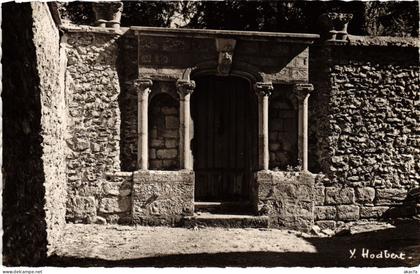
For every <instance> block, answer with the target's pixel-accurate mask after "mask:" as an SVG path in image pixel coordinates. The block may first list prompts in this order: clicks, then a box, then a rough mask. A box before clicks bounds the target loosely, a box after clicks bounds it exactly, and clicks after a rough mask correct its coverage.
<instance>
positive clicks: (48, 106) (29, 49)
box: [2, 3, 65, 266]
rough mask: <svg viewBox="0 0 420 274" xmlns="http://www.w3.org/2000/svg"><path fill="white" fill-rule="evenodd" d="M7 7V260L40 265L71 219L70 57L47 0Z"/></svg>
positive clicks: (4, 27)
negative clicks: (66, 134)
mask: <svg viewBox="0 0 420 274" xmlns="http://www.w3.org/2000/svg"><path fill="white" fill-rule="evenodd" d="M2 12H3V16H2V17H3V20H2V30H3V45H2V50H3V55H2V65H3V73H4V74H3V93H2V100H3V141H4V146H3V157H4V162H3V169H2V172H3V176H4V177H3V186H4V190H3V229H4V234H3V263H4V264H6V265H14V266H16V265H39V264H42V260H43V259H44V258H45V257H46V256H47V255H51V254H53V253H54V249H55V248H56V247H57V245H58V244H59V241H60V237H61V232H62V229H63V227H64V225H65V219H64V213H65V165H64V160H65V158H64V150H63V147H64V140H63V131H64V124H65V123H64V120H65V119H64V111H63V110H64V93H63V89H62V83H63V82H62V80H63V77H62V76H63V67H64V66H63V62H64V61H65V59H64V60H63V59H62V57H63V56H62V55H60V44H59V33H58V29H57V28H56V26H55V24H54V22H53V20H52V18H51V14H50V12H49V10H48V6H47V4H46V3H25V4H16V3H6V4H4V5H2ZM16 18H19V20H16Z"/></svg>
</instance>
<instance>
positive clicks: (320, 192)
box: [314, 186, 325, 205]
mask: <svg viewBox="0 0 420 274" xmlns="http://www.w3.org/2000/svg"><path fill="white" fill-rule="evenodd" d="M314 202H315V205H324V203H325V187H324V186H315V188H314Z"/></svg>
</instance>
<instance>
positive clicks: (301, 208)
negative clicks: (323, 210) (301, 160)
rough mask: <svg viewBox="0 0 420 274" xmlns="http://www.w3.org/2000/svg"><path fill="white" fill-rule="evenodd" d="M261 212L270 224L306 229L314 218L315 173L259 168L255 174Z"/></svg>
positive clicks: (272, 225) (308, 228)
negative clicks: (265, 215)
mask: <svg viewBox="0 0 420 274" xmlns="http://www.w3.org/2000/svg"><path fill="white" fill-rule="evenodd" d="M256 180H257V186H258V192H257V196H258V197H257V200H258V201H257V202H258V207H259V209H260V214H268V216H269V226H271V227H286V228H290V229H298V230H304V231H308V230H310V228H311V226H312V225H313V222H314V197H313V193H314V184H315V177H314V176H313V175H312V174H309V173H299V172H274V171H260V172H258V173H257V174H256Z"/></svg>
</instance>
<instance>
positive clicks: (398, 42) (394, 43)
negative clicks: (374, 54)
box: [323, 35, 420, 48]
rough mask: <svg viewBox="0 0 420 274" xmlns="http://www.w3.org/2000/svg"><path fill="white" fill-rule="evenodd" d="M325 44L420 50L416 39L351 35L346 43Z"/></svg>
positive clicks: (330, 43) (333, 42) (419, 44)
mask: <svg viewBox="0 0 420 274" xmlns="http://www.w3.org/2000/svg"><path fill="white" fill-rule="evenodd" d="M323 44H324V45H329V46H366V47H367V46H380V47H410V48H419V47H420V39H418V38H416V37H393V36H358V35H349V36H348V38H347V40H345V41H325V42H323Z"/></svg>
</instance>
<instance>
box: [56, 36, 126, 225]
mask: <svg viewBox="0 0 420 274" xmlns="http://www.w3.org/2000/svg"><path fill="white" fill-rule="evenodd" d="M119 37H120V34H118V33H113V32H110V31H108V32H106V31H103V32H100V31H99V30H98V32H95V31H94V30H93V31H92V30H90V31H86V30H84V29H82V28H81V29H77V30H71V29H68V30H67V32H66V34H65V36H64V37H63V41H64V42H65V43H66V46H67V58H68V62H67V71H66V96H67V97H66V100H67V102H66V103H67V118H68V122H67V135H66V143H67V151H66V152H67V180H68V203H67V219H68V220H72V221H75V222H80V221H82V222H88V221H89V220H91V219H92V218H94V217H95V216H96V212H91V211H90V210H91V209H92V208H95V209H96V210H99V206H100V200H101V199H102V197H103V196H104V195H106V193H104V191H103V189H102V185H101V181H102V180H104V178H105V172H112V171H118V170H120V109H119V101H118V97H119V94H120V88H119V86H120V83H119V78H118V73H117V56H118V38H119ZM75 201H77V202H75ZM81 208H84V209H86V210H88V212H89V213H86V214H79V213H80V212H78V211H79V210H81Z"/></svg>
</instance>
